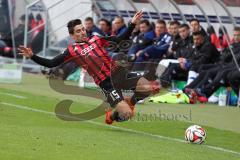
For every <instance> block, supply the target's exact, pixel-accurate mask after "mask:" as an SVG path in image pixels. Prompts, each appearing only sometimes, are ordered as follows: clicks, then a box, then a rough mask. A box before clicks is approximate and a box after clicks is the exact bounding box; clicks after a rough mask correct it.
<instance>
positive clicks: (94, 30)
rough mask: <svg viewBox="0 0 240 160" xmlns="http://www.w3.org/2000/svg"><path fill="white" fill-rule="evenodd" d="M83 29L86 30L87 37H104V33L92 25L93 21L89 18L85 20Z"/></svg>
mask: <svg viewBox="0 0 240 160" xmlns="http://www.w3.org/2000/svg"><path fill="white" fill-rule="evenodd" d="M85 28H86V31H87V36H88V37H91V36H94V35H98V36H100V35H101V36H103V35H104V33H103V32H102V31H101V30H100V29H99V28H98V27H97V26H95V25H94V22H93V19H92V18H91V17H87V18H86V19H85Z"/></svg>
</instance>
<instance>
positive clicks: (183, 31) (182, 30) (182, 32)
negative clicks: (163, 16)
mask: <svg viewBox="0 0 240 160" xmlns="http://www.w3.org/2000/svg"><path fill="white" fill-rule="evenodd" d="M189 34H190V31H189V29H187V28H185V27H182V28H179V35H180V37H181V38H182V39H186V38H187V37H188V36H189Z"/></svg>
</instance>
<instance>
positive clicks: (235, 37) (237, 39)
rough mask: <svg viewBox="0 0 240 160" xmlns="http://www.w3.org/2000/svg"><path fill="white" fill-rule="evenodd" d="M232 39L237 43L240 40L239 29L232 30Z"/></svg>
mask: <svg viewBox="0 0 240 160" xmlns="http://www.w3.org/2000/svg"><path fill="white" fill-rule="evenodd" d="M233 39H234V42H235V43H239V42H240V31H234V32H233Z"/></svg>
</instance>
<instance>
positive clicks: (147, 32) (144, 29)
mask: <svg viewBox="0 0 240 160" xmlns="http://www.w3.org/2000/svg"><path fill="white" fill-rule="evenodd" d="M139 30H140V34H139V35H138V36H136V37H135V38H134V39H133V45H132V47H131V48H130V50H129V52H128V57H129V60H130V61H135V59H136V55H138V54H139V53H138V52H141V50H143V49H145V48H146V47H147V46H149V45H151V44H153V41H154V38H155V37H156V36H155V33H154V31H153V30H152V27H151V25H150V22H149V21H148V20H142V21H141V22H140V24H139Z"/></svg>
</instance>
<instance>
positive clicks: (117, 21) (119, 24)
mask: <svg viewBox="0 0 240 160" xmlns="http://www.w3.org/2000/svg"><path fill="white" fill-rule="evenodd" d="M123 25H124V23H123V21H122V20H121V19H120V18H115V20H114V27H115V29H116V30H118V29H119V28H121V27H122V26H123Z"/></svg>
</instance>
